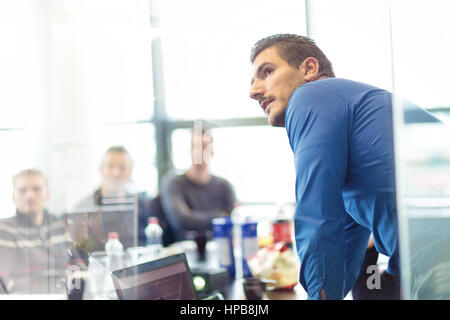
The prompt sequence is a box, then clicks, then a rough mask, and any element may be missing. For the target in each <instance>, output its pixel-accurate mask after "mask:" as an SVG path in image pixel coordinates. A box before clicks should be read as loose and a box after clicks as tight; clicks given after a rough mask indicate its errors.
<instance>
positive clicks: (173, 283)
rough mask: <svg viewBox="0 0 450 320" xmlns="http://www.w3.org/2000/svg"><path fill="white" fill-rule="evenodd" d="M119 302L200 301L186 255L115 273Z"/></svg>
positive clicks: (115, 285) (174, 256)
mask: <svg viewBox="0 0 450 320" xmlns="http://www.w3.org/2000/svg"><path fill="white" fill-rule="evenodd" d="M112 279H113V283H114V288H115V290H116V293H117V297H118V298H119V300H196V299H197V294H196V291H195V288H194V284H193V282H192V274H191V270H190V269H189V265H188V263H187V260H186V255H185V254H184V253H179V254H175V255H171V256H168V257H164V258H160V259H156V260H152V261H149V262H145V263H142V264H138V265H135V266H131V267H127V268H123V269H119V270H115V271H113V272H112Z"/></svg>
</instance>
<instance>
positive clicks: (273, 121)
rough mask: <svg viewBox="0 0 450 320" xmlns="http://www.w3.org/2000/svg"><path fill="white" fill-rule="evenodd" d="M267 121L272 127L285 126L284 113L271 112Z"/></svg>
mask: <svg viewBox="0 0 450 320" xmlns="http://www.w3.org/2000/svg"><path fill="white" fill-rule="evenodd" d="M267 121H268V122H269V124H270V125H271V126H272V127H284V114H283V115H274V114H269V116H268V118H267Z"/></svg>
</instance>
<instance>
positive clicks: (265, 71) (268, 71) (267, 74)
mask: <svg viewBox="0 0 450 320" xmlns="http://www.w3.org/2000/svg"><path fill="white" fill-rule="evenodd" d="M272 72H273V70H272V69H266V70H264V76H265V77H268V76H270V75H271V74H272Z"/></svg>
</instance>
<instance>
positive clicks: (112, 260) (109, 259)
mask: <svg viewBox="0 0 450 320" xmlns="http://www.w3.org/2000/svg"><path fill="white" fill-rule="evenodd" d="M105 252H106V263H107V268H108V270H109V271H113V270H117V269H120V268H122V267H123V266H124V251H123V244H122V243H121V242H120V240H119V234H118V233H117V232H109V233H108V241H107V242H106V244H105Z"/></svg>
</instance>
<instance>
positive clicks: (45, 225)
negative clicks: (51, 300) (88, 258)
mask: <svg viewBox="0 0 450 320" xmlns="http://www.w3.org/2000/svg"><path fill="white" fill-rule="evenodd" d="M49 197H50V194H49V190H48V183H47V179H46V177H45V176H44V174H43V173H42V172H41V171H39V170H36V169H26V170H22V171H20V172H19V173H17V174H16V175H14V177H13V197H12V198H13V201H14V204H15V206H16V214H15V216H13V217H11V218H6V219H2V220H1V221H0V277H1V279H2V281H3V284H4V287H6V290H7V292H8V293H22V294H27V293H62V292H64V290H65V284H64V279H65V272H66V270H67V268H68V267H69V263H71V264H72V263H76V262H78V263H80V262H79V261H73V260H72V257H75V256H77V254H76V253H75V252H74V251H73V250H68V249H71V247H73V246H71V245H72V244H74V241H75V239H77V240H83V239H85V238H86V236H87V226H86V225H84V226H85V227H84V228H83V226H82V225H81V224H80V223H79V221H77V223H74V224H72V225H71V226H70V227H69V226H68V225H67V224H66V221H65V219H64V218H62V217H57V216H55V215H52V214H50V213H49V212H48V210H47V209H46V205H47V203H48V200H49ZM68 227H69V228H68ZM72 249H73V248H72ZM68 252H69V255H70V256H68ZM82 263H83V261H81V264H82ZM79 266H80V267H82V265H79ZM72 269H73V268H72Z"/></svg>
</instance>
